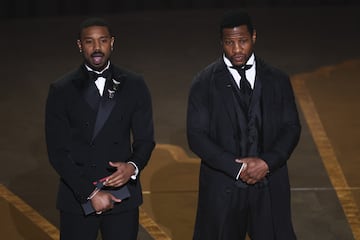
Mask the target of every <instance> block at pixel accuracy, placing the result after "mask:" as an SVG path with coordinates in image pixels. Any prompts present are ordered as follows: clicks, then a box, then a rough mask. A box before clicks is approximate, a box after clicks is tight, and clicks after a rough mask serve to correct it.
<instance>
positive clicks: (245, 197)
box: [221, 185, 275, 240]
mask: <svg viewBox="0 0 360 240" xmlns="http://www.w3.org/2000/svg"><path fill="white" fill-rule="evenodd" d="M225 209H226V211H227V213H226V215H225V216H226V217H225V219H224V223H223V225H222V233H221V236H222V237H221V240H242V239H245V237H246V233H248V235H249V236H250V238H251V239H252V240H275V237H274V228H273V222H272V215H271V198H270V192H269V188H268V186H262V187H258V186H257V185H254V186H249V187H248V188H237V189H236V190H235V191H233V192H232V196H231V201H230V205H229V206H228V208H225Z"/></svg>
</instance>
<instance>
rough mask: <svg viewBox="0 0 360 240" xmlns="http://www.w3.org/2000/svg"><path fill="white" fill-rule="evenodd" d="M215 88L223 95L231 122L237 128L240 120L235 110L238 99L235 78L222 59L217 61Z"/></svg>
mask: <svg viewBox="0 0 360 240" xmlns="http://www.w3.org/2000/svg"><path fill="white" fill-rule="evenodd" d="M214 82H215V88H216V89H217V90H218V91H219V93H220V96H221V97H222V99H223V101H224V103H225V108H226V110H227V112H228V114H229V117H230V120H231V124H232V126H233V128H234V129H237V125H238V122H237V121H238V120H237V116H236V111H235V104H236V100H235V98H234V92H233V91H234V89H233V88H234V87H236V86H234V84H235V83H234V80H233V79H232V76H231V74H230V73H229V71H227V69H226V66H225V64H224V63H223V61H222V59H220V60H219V61H218V62H217V66H216V68H215V72H214Z"/></svg>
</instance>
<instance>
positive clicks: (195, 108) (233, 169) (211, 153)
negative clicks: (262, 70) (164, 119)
mask: <svg viewBox="0 0 360 240" xmlns="http://www.w3.org/2000/svg"><path fill="white" fill-rule="evenodd" d="M204 80H207V79H203V78H202V76H201V75H200V76H197V77H195V79H194V81H193V84H192V86H191V89H190V93H189V99H188V109H187V138H188V143H189V146H190V148H191V150H192V151H193V152H194V153H196V154H197V155H198V156H199V157H200V158H201V159H202V160H203V161H204V162H205V163H206V164H207V165H209V166H210V167H212V168H214V169H216V170H218V171H221V172H223V173H225V174H226V175H228V176H230V177H231V178H233V179H236V177H237V175H238V173H239V171H240V168H241V164H239V163H236V162H235V159H236V156H235V154H233V153H231V152H229V151H226V150H225V149H224V148H223V147H222V146H220V145H219V144H217V143H216V140H215V139H214V137H213V136H211V135H212V134H211V130H210V128H211V127H210V126H211V112H212V111H213V109H212V105H211V97H212V96H210V89H211V86H210V84H209V81H204ZM224 124H226V123H224Z"/></svg>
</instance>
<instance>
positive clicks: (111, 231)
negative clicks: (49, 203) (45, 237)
mask: <svg viewBox="0 0 360 240" xmlns="http://www.w3.org/2000/svg"><path fill="white" fill-rule="evenodd" d="M138 230H139V209H138V208H134V209H131V210H129V211H124V212H121V213H116V214H111V213H103V214H99V215H97V214H91V215H88V216H84V215H79V214H73V213H67V212H63V211H61V212H60V240H79V239H86V240H96V239H97V235H98V233H99V231H100V233H101V237H102V239H103V240H134V239H137V234H138Z"/></svg>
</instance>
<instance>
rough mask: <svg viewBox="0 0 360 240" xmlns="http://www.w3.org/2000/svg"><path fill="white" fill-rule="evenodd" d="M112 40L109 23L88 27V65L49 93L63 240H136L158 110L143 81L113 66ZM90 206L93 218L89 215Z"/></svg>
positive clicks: (84, 39) (84, 48)
mask: <svg viewBox="0 0 360 240" xmlns="http://www.w3.org/2000/svg"><path fill="white" fill-rule="evenodd" d="M114 40H115V39H114V36H113V35H112V32H111V28H110V27H109V25H108V24H107V23H106V22H105V21H104V20H103V19H96V18H92V19H88V20H85V21H84V22H83V23H82V24H81V26H80V32H79V39H78V41H77V45H78V47H79V51H80V52H81V53H82V55H83V58H84V63H83V64H82V65H81V66H80V67H79V68H78V69H76V70H75V71H72V72H70V73H68V74H66V75H65V76H64V77H62V78H61V79H59V80H58V81H56V82H55V83H53V84H51V86H50V90H49V94H48V99H47V104H46V124H45V125H46V126H45V128H46V142H47V148H48V155H49V160H50V162H51V164H52V166H53V167H54V169H55V170H56V171H57V173H58V174H59V176H60V184H59V191H58V198H57V208H58V209H59V210H60V236H61V239H65V240H71V239H74V240H75V239H76V240H79V239H86V240H90V239H94V240H95V239H96V238H97V235H98V231H99V230H100V231H101V235H102V238H103V239H104V240H111V239H122V240H135V239H136V238H137V232H138V221H139V212H138V206H139V205H140V204H141V203H142V193H141V186H140V179H139V176H140V175H139V173H140V172H141V170H142V169H143V168H144V167H145V166H146V164H147V162H148V160H149V158H150V155H151V152H152V150H153V148H154V146H155V143H154V130H153V119H152V106H151V98H150V93H149V90H148V88H147V86H146V84H145V82H144V80H143V78H142V77H141V76H140V75H137V74H135V73H132V72H130V71H127V70H125V69H122V68H119V67H117V66H115V65H113V63H112V62H110V55H111V53H112V51H113V46H114ZM99 182H102V183H101V184H100V185H99ZM96 183H98V184H97V185H95V184H96ZM103 185H104V187H103ZM119 192H121V193H122V194H120V196H118V195H116V194H115V193H119ZM126 192H128V193H130V196H129V197H128V196H127V195H126V194H125V195H124V193H126ZM121 196H124V198H125V199H121V198H122V197H121ZM86 204H87V206H90V209H91V208H92V209H93V210H94V213H90V214H87V215H86V214H85V213H84V211H83V208H82V206H83V205H84V206H85V205H86ZM84 209H85V208H84Z"/></svg>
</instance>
